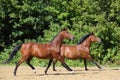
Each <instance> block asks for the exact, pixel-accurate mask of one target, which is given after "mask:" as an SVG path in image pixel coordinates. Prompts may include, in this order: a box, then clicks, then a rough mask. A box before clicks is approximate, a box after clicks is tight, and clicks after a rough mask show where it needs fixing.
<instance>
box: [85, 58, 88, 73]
mask: <svg viewBox="0 0 120 80" xmlns="http://www.w3.org/2000/svg"><path fill="white" fill-rule="evenodd" d="M84 66H85V70H86V71H87V70H88V69H87V63H86V59H84Z"/></svg>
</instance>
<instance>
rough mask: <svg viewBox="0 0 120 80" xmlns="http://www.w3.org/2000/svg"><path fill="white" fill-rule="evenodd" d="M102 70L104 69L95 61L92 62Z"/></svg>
mask: <svg viewBox="0 0 120 80" xmlns="http://www.w3.org/2000/svg"><path fill="white" fill-rule="evenodd" d="M91 61H92V62H93V63H94V64H95V65H96V66H97V67H98V68H99V69H100V70H101V69H102V68H101V67H100V66H99V65H98V64H97V63H96V62H95V61H94V60H91Z"/></svg>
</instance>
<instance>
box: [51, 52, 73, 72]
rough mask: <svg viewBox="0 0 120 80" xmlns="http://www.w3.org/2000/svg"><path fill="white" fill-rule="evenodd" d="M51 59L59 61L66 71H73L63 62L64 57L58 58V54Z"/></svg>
mask: <svg viewBox="0 0 120 80" xmlns="http://www.w3.org/2000/svg"><path fill="white" fill-rule="evenodd" d="M53 57H54V58H55V59H56V60H58V61H60V62H61V64H62V66H63V67H65V68H66V69H67V70H68V71H73V70H72V69H71V68H70V67H69V66H68V65H67V64H66V63H65V61H64V57H62V56H60V55H59V54H53Z"/></svg>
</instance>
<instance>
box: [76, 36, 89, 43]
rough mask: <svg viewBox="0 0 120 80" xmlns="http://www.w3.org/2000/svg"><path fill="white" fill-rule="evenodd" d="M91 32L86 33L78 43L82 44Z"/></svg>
mask: <svg viewBox="0 0 120 80" xmlns="http://www.w3.org/2000/svg"><path fill="white" fill-rule="evenodd" d="M90 35H91V34H86V35H84V36H83V37H82V38H80V40H79V42H78V43H77V45H79V44H81V43H82V42H83V41H84V40H86V39H87V38H88V37H89V36H90Z"/></svg>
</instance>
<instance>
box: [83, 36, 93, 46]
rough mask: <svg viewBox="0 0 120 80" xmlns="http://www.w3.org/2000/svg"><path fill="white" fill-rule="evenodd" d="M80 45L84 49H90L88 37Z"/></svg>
mask: <svg viewBox="0 0 120 80" xmlns="http://www.w3.org/2000/svg"><path fill="white" fill-rule="evenodd" d="M81 44H82V45H84V46H85V47H88V48H90V45H91V40H90V37H88V38H87V39H86V40H85V41H83V43H81Z"/></svg>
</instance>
